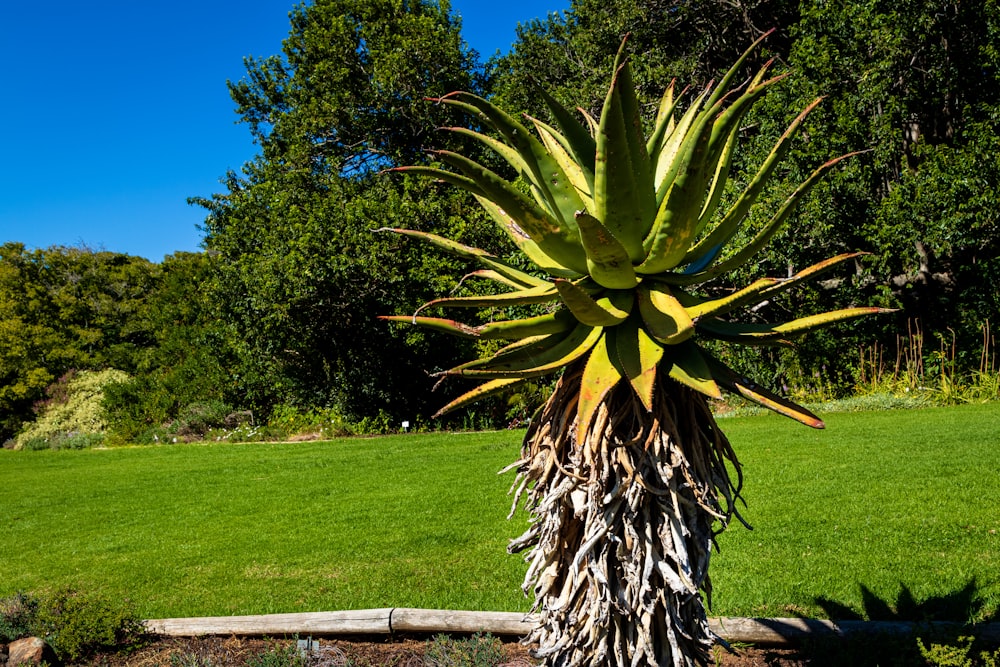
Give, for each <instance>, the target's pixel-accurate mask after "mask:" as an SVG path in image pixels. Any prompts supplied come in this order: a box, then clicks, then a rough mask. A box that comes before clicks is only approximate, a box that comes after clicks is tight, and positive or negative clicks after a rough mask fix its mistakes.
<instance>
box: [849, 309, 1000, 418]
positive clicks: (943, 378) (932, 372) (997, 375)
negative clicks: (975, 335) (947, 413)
mask: <svg viewBox="0 0 1000 667" xmlns="http://www.w3.org/2000/svg"><path fill="white" fill-rule="evenodd" d="M980 330H981V333H982V344H981V348H980V351H979V355H978V365H976V366H973V365H971V364H969V363H968V362H966V363H961V358H962V357H963V355H962V351H961V350H959V347H958V342H957V336H956V334H955V331H954V330H953V329H951V328H949V329H948V330H947V333H941V332H939V333H937V334H936V335H935V336H934V337H933V338H934V339H936V340H935V341H933V342H930V343H929V341H928V337H927V335H926V334H925V333H924V331H923V328H922V326H921V324H920V322H919V320H911V321H909V322H908V323H907V333H906V335H905V336H903V335H898V336H897V337H896V349H895V354H894V355H893V354H889V353H888V351H887V350H886V348H885V346H883V345H879V344H877V343H876V344H874V345H872V346H870V347H863V348H861V349H860V351H859V362H858V372H857V381H856V384H855V393H856V395H858V396H869V397H870V396H885V397H907V398H910V399H912V400H915V401H917V402H923V403H928V404H933V405H957V404H959V403H985V402H988V401H995V400H998V399H1000V369H998V368H997V362H996V336H995V334H994V333H993V332H992V330H991V328H990V322H989V320H986V321H985V322H984V323H983V325H982V327H981V328H980ZM966 358H968V357H967V356H966Z"/></svg>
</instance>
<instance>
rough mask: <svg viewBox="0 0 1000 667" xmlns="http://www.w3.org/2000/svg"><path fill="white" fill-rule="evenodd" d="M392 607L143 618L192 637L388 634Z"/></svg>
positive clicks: (163, 630) (160, 630) (156, 629)
mask: <svg viewBox="0 0 1000 667" xmlns="http://www.w3.org/2000/svg"><path fill="white" fill-rule="evenodd" d="M391 614H392V609H358V610H351V611H326V612H311V613H303V614H268V615H263V616H214V617H204V618H161V619H156V620H150V621H146V622H145V623H146V628H147V629H148V630H149V631H150V632H153V633H155V634H158V635H167V636H173V637H195V636H208V635H223V636H229V635H294V634H299V635H314V636H321V635H388V634H390V633H391V627H390V624H389V617H390V615H391Z"/></svg>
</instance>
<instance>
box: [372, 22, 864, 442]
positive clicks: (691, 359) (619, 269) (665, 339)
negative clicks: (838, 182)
mask: <svg viewBox="0 0 1000 667" xmlns="http://www.w3.org/2000/svg"><path fill="white" fill-rule="evenodd" d="M765 37H766V35H765ZM762 39H764V38H763V37H762V38H761V40H762ZM759 43H760V40H758V42H756V43H755V44H754V45H753V46H751V47H750V49H748V50H747V52H746V53H744V54H743V56H742V57H741V58H740V60H738V61H737V62H736V64H735V65H733V67H732V68H731V69H730V70H729V71H728V72H727V73H726V75H725V76H724V77H723V78H722V79H721V81H720V82H719V85H718V86H716V87H715V89H714V91H713V90H712V88H711V86H709V88H707V89H706V90H705V91H704V92H702V93H701V94H700V95H699V96H698V97H697V98H696V99H695V100H694V102H693V103H692V104H691V105H690V106H689V108H688V109H687V110H686V111H685V112H684V113H683V114H681V115H680V116H679V118H677V119H675V113H674V112H675V108H676V105H677V99H676V98H675V95H674V86H673V83H671V85H670V87H668V88H667V90H666V93H665V94H664V96H663V99H662V102H661V104H660V107H659V111H658V113H657V116H656V120H655V124H654V128H653V132H652V134H650V136H649V137H644V136H643V130H642V121H641V118H640V113H639V104H638V101H637V98H636V93H635V88H634V85H633V81H632V74H631V69H630V65H629V62H628V58H627V57H626V56H625V55H624V53H625V49H624V46H625V45H624V43H623V45H622V48H621V49H620V50H619V52H618V55H617V57H616V59H615V64H614V78H613V81H612V83H611V87H610V90H609V91H608V94H607V97H606V99H605V101H604V106H603V109H602V111H601V117H600V120H595V119H594V118H593V117H591V116H590V115H588V114H587V113H586V112H583V111H582V110H581V113H582V117H583V121H584V122H581V121H579V120H577V118H576V117H575V116H574V115H573V114H572V113H570V112H569V111H568V110H567V109H566V108H564V107H563V106H562V105H560V104H559V103H558V102H557V101H556V100H555V99H554V98H552V97H551V96H550V95H548V94H546V93H545V92H544V91H540V94H541V95H542V96H543V98H544V100H545V102H546V104H547V106H548V107H549V109H550V110H551V113H552V116H553V118H554V119H555V124H556V125H557V126H558V127H553V126H551V125H548V124H546V123H543V122H541V121H539V120H537V119H534V118H527V121H528V122H529V123H530V124H531V125H533V126H534V129H535V131H536V132H537V137H536V136H535V134H533V133H532V132H530V131H529V130H528V128H527V127H525V125H523V124H522V123H520V122H518V121H517V120H516V119H514V118H512V117H511V116H510V115H508V114H506V113H505V112H503V111H501V110H500V109H498V108H497V107H496V106H494V105H493V104H491V103H490V102H488V101H487V100H484V99H482V98H480V97H477V96H475V95H472V94H470V93H464V92H458V93H452V94H450V95H447V96H445V97H444V98H442V99H441V100H440V101H441V102H443V103H445V104H449V105H452V106H454V107H457V108H459V109H462V110H464V111H466V112H468V113H470V114H472V115H474V116H475V117H476V118H477V119H478V120H479V121H480V122H481V123H482V124H484V125H486V126H488V127H490V128H492V129H493V130H495V131H496V133H497V134H498V135H499V138H494V137H491V136H487V135H484V134H481V133H478V132H475V131H472V130H469V129H465V128H449V129H451V130H453V131H455V132H460V133H463V134H467V135H470V136H472V137H475V138H476V139H477V140H479V141H481V142H482V143H483V144H485V145H486V146H488V147H489V148H491V149H492V150H494V151H495V152H496V153H497V154H498V155H500V156H501V157H502V158H503V159H504V160H506V161H507V162H508V163H509V164H510V165H511V166H512V167H513V168H514V169H515V170H516V171H517V173H518V175H519V176H520V178H521V179H523V181H524V182H525V183H526V184H527V186H528V188H527V189H528V190H530V194H526V193H525V192H523V190H522V189H520V188H518V187H517V186H515V185H514V184H513V183H511V182H509V181H507V180H505V179H504V178H502V177H501V176H499V175H497V174H496V173H495V172H493V171H491V170H490V169H488V168H486V167H484V166H483V165H482V164H479V163H477V162H475V161H473V160H471V159H469V158H467V157H464V156H462V155H459V154H457V153H453V152H449V151H440V152H438V153H437V155H438V156H439V158H440V160H441V161H442V162H443V163H445V164H447V165H449V166H450V167H452V168H453V169H454V171H450V170H445V169H439V168H436V167H429V166H412V167H401V168H399V170H405V171H409V172H415V173H419V174H424V175H427V176H430V177H434V178H438V179H441V180H444V181H446V182H448V183H451V184H454V185H456V186H458V187H460V188H462V189H464V190H467V191H469V192H471V193H472V194H473V195H474V196H475V198H476V199H477V200H478V201H479V203H480V204H481V205H482V206H483V208H485V209H486V211H487V212H488V213H489V214H490V216H491V217H492V218H493V219H494V220H495V221H496V222H497V224H499V225H500V226H501V227H502V228H503V229H504V230H505V231H506V232H507V234H508V235H509V236H510V238H511V240H512V241H513V242H514V243H515V244H516V245H517V247H518V248H519V249H520V250H521V251H522V252H523V253H524V254H525V255H526V256H527V258H528V259H530V260H531V262H533V263H534V264H535V265H536V266H537V267H538V268H539V269H540V271H541V272H542V273H544V274H546V276H547V277H546V278H541V277H538V276H536V275H533V274H530V273H527V272H525V271H522V270H520V269H518V268H516V267H514V266H512V265H511V264H509V263H507V262H504V261H502V260H501V259H499V258H498V257H496V256H493V255H491V254H489V253H487V252H485V251H483V250H480V249H477V248H472V247H469V246H466V245H462V244H459V243H457V242H454V241H451V240H448V239H445V238H442V237H440V236H437V235H434V234H429V233H425V232H419V231H413V230H406V229H392V230H388V231H394V232H397V233H400V234H406V235H410V236H415V237H418V238H421V239H424V240H426V241H429V242H430V243H433V244H434V245H436V246H438V247H439V248H442V249H444V250H446V251H448V252H451V253H453V254H456V255H459V256H462V257H465V258H470V259H474V260H476V261H478V262H479V263H480V264H481V265H482V266H483V269H482V270H480V271H478V272H477V274H478V275H480V276H482V277H486V278H489V279H492V280H494V281H496V282H497V283H499V284H501V285H503V286H504V287H505V288H507V290H508V291H504V292H502V293H499V294H495V295H492V296H487V297H478V296H477V297H456V298H442V299H437V300H434V301H431V302H429V303H427V304H425V306H424V308H426V307H430V306H438V307H461V306H466V307H489V306H512V305H521V304H540V303H551V304H554V305H555V307H554V308H552V309H550V312H548V313H546V314H544V315H539V316H536V317H529V318H525V319H517V320H509V321H499V322H491V323H488V324H484V325H481V326H470V325H466V324H463V323H461V322H457V321H454V320H450V319H444V318H437V317H423V316H416V315H414V316H412V317H411V316H388V317H385V318H384V319H389V320H396V321H401V322H413V323H415V324H418V325H423V326H427V327H431V328H435V329H440V330H443V331H447V332H449V333H452V334H457V335H460V336H466V337H474V338H482V339H504V340H511V341H514V342H513V343H511V344H510V345H508V346H506V347H504V348H502V349H500V350H499V351H498V352H496V353H495V354H493V355H492V356H490V357H488V358H485V359H479V360H476V361H472V362H469V363H466V364H462V365H460V366H457V367H455V368H453V369H451V370H448V371H445V374H446V375H460V376H463V377H468V378H475V379H481V380H486V382H485V383H484V384H481V385H479V386H478V387H476V388H475V389H473V390H472V391H469V392H467V393H465V394H464V395H462V396H460V397H459V398H457V399H455V400H454V401H452V402H451V403H449V404H448V405H446V406H445V407H444V408H442V409H441V410H440V411H439V412H438V415H441V414H444V413H446V412H449V411H451V410H454V409H456V408H458V407H460V406H464V405H466V404H468V403H471V402H473V401H475V400H478V399H480V398H483V397H485V396H487V395H490V394H493V393H496V392H499V391H503V390H506V389H509V388H510V387H511V386H512V385H515V384H517V383H520V382H524V381H526V380H528V379H530V378H535V377H539V376H542V375H546V374H550V373H554V372H556V371H558V370H560V369H562V368H563V367H565V366H567V365H569V364H572V363H574V362H578V361H579V362H581V363H583V360H585V366H584V371H583V375H582V385H581V388H580V397H579V403H578V408H577V410H578V422H577V439H578V441H582V439H583V437H584V436H585V435H586V433H587V431H588V429H589V427H590V424H591V422H592V420H593V417H594V415H595V413H596V410H597V407H598V405H599V404H600V403H601V401H602V400H603V399H604V398H605V397H606V396H607V394H608V392H609V391H610V390H611V389H612V388H613V387H614V386H615V385H617V384H618V383H619V382H623V381H625V382H629V383H631V385H632V387H633V388H634V390H635V394H636V396H637V397H638V399H639V400H640V401H641V402H642V403H643V405H645V406H646V407H647V409H651V408H652V396H653V389H654V387H655V385H656V382H655V380H656V374H657V373H664V372H665V373H667V374H669V376H670V377H671V378H673V379H674V380H676V381H677V382H680V383H681V384H684V385H687V386H689V387H692V388H694V389H695V390H697V391H699V392H701V393H702V394H704V395H706V396H709V397H712V398H721V390H722V389H725V390H728V391H731V392H734V393H737V394H739V395H741V396H743V397H745V398H747V399H749V400H751V401H755V402H757V403H759V404H761V405H763V406H764V407H767V408H769V409H772V410H775V411H776V412H779V413H781V414H784V415H786V416H789V417H792V418H794V419H796V420H798V421H801V422H802V423H805V424H807V425H810V426H813V427H817V428H822V426H823V422H822V421H821V420H820V419H819V418H817V417H816V416H815V415H813V414H812V413H810V412H809V411H808V410H806V409H805V408H803V407H801V406H798V405H796V404H794V403H791V402H790V401H787V400H785V399H783V398H781V397H779V396H777V395H775V394H773V393H771V392H769V391H767V390H766V389H764V388H762V387H759V386H757V385H756V384H755V383H753V382H752V381H750V380H747V379H746V378H744V377H742V376H741V375H739V374H738V373H736V372H735V371H733V370H732V369H731V368H729V367H727V366H726V365H725V364H724V363H722V362H721V361H720V360H719V359H717V358H716V357H715V356H713V355H712V354H710V353H709V352H708V351H707V350H705V349H704V348H703V347H701V346H700V345H699V344H698V342H697V340H698V338H708V339H720V340H723V341H729V342H732V343H737V344H748V345H761V344H775V343H783V342H787V340H788V338H790V337H792V336H795V335H799V334H803V333H805V332H807V331H810V330H813V329H815V328H817V327H820V326H823V325H827V324H830V323H833V322H837V321H840V320H845V319H849V318H854V317H858V316H862V315H866V314H870V313H877V312H882V309H878V308H847V309H843V310H835V311H831V312H826V313H822V314H819V315H811V316H808V317H802V318H799V319H794V320H791V321H788V322H783V323H780V324H759V323H754V324H745V323H739V322H737V321H733V320H732V319H730V316H731V314H732V313H734V311H737V310H738V309H740V308H743V307H746V306H749V305H752V304H756V303H759V302H761V301H762V300H764V299H767V298H770V297H772V296H773V295H774V294H776V293H778V292H781V291H783V290H787V289H789V288H790V287H792V286H794V285H796V284H798V283H800V282H802V281H803V280H805V279H807V278H813V277H815V276H816V275H818V274H819V273H820V272H822V271H825V270H827V269H829V268H831V267H833V266H835V265H837V264H839V263H841V262H844V261H846V260H850V259H852V258H854V257H857V256H858V255H859V254H860V253H848V254H842V255H838V256H836V257H833V258H831V259H828V260H826V261H823V262H820V263H818V264H815V265H813V266H810V267H809V268H807V269H805V270H803V271H800V272H799V273H797V274H796V275H794V276H792V277H790V278H786V279H777V278H761V279H759V280H757V281H755V282H753V283H752V284H750V285H749V286H747V287H745V288H743V289H740V290H737V291H734V292H732V293H730V294H728V295H727V296H725V297H722V298H710V297H707V296H704V295H700V294H699V293H698V286H699V285H701V284H703V283H705V282H707V281H709V280H712V279H713V278H716V277H718V276H720V275H722V274H725V273H727V272H730V271H733V270H734V269H737V268H740V267H742V266H743V265H744V264H746V263H747V262H748V261H749V260H750V259H751V258H752V257H753V256H754V254H755V253H756V252H757V251H759V250H760V249H761V248H762V247H764V245H765V244H767V243H768V241H769V240H770V239H771V238H772V236H773V235H774V234H775V232H776V231H777V230H778V229H779V228H780V227H781V225H782V224H783V223H785V222H786V221H787V220H788V218H789V214H790V213H791V212H792V210H793V208H794V207H795V206H796V204H797V203H798V202H799V201H801V199H802V198H803V197H804V196H805V195H806V193H807V192H809V190H810V189H811V188H812V187H813V186H814V185H815V184H816V183H817V182H818V181H819V180H820V178H822V177H823V175H824V174H825V173H826V172H828V171H829V170H830V169H831V168H832V167H833V166H834V165H835V164H837V163H838V162H839V161H840V160H842V159H844V158H846V157H849V156H846V155H845V156H843V157H840V158H837V159H834V160H831V161H829V162H827V163H826V164H824V165H822V166H820V167H819V168H818V169H816V170H815V171H814V172H813V173H812V174H811V175H810V176H809V178H807V179H806V180H805V181H804V182H803V183H802V184H801V185H799V187H798V188H797V189H796V190H795V191H794V192H793V193H792V194H791V195H790V196H789V197H788V198H787V199H786V200H785V202H784V203H783V204H782V205H781V206H780V207H779V208H778V210H777V211H775V212H774V213H773V215H772V216H771V217H770V219H769V221H768V222H767V223H766V224H765V225H764V226H763V227H762V228H760V230H759V231H758V232H757V233H756V236H754V238H753V239H752V240H751V241H750V242H749V243H746V245H744V246H742V247H739V248H736V249H730V248H729V246H730V245H731V241H733V239H734V238H735V237H736V235H737V232H738V231H739V229H740V227H741V225H742V224H743V223H744V221H745V220H746V219H747V217H748V214H749V212H750V210H751V207H753V206H754V204H755V203H756V201H757V199H758V197H759V195H760V193H761V192H762V190H763V188H764V185H765V184H766V182H767V181H768V179H769V178H770V177H771V176H772V174H773V173H774V170H775V167H776V166H777V164H778V163H779V162H780V160H781V159H782V158H783V156H784V155H785V154H786V153H787V152H788V149H789V146H790V145H791V142H792V138H793V136H794V135H795V133H796V131H797V130H798V128H799V127H800V126H801V125H802V123H803V121H804V119H805V117H806V115H807V114H808V113H809V112H810V111H811V110H812V109H813V108H815V106H816V105H817V104H818V103H819V102H820V100H816V101H815V102H813V103H812V104H811V105H809V107H807V108H806V109H805V110H804V111H803V112H802V113H801V114H799V116H798V117H797V118H796V119H795V120H794V121H793V122H792V123H791V125H790V126H789V127H788V129H787V130H786V131H785V132H784V134H783V135H782V136H781V138H780V139H779V140H778V142H777V143H776V144H775V145H774V147H773V149H772V150H771V152H770V154H769V155H768V156H767V158H766V159H765V160H764V162H763V164H762V165H761V166H760V167H759V169H758V171H757V173H756V175H755V176H754V177H753V179H752V180H751V181H750V182H749V184H748V185H747V186H746V189H745V190H744V191H743V192H742V193H741V194H740V195H739V196H738V197H737V198H736V199H735V200H734V202H733V203H732V204H731V205H730V206H729V207H728V208H726V209H725V210H722V209H720V207H719V204H720V202H721V200H722V195H723V191H724V190H725V188H726V184H727V182H728V181H729V170H730V165H731V163H732V158H733V154H734V151H735V149H736V145H737V138H738V135H739V131H740V122H741V120H742V118H743V117H744V116H745V114H746V113H747V111H748V110H749V109H750V108H751V106H752V105H753V104H754V102H755V101H757V100H758V99H759V98H760V97H761V95H762V94H763V93H764V92H765V91H766V90H767V89H769V88H770V87H771V86H772V85H774V84H775V83H777V82H778V81H780V80H781V79H783V78H784V76H775V77H772V78H766V77H767V73H768V69H769V67H770V65H771V63H770V62H768V63H767V64H765V65H764V67H762V68H761V70H760V71H759V72H758V73H757V75H756V76H755V77H754V78H753V79H752V80H751V81H750V82H749V83H748V84H747V85H746V86H745V87H742V90H740V89H730V86H731V84H732V80H733V78H734V77H735V75H736V72H737V71H738V70H739V68H740V67H741V66H742V64H743V62H744V61H745V60H746V58H747V57H748V55H749V54H750V52H751V51H752V50H753V49H754V48H755V47H756V46H757V44H759Z"/></svg>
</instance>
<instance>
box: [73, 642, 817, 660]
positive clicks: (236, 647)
mask: <svg viewBox="0 0 1000 667" xmlns="http://www.w3.org/2000/svg"><path fill="white" fill-rule="evenodd" d="M319 644H320V646H319V651H318V652H317V653H315V654H313V655H312V656H311V657H310V659H309V661H308V663H307V664H308V667H348V666H350V667H383V666H384V667H424V666H425V665H428V664H430V662H429V661H428V660H427V655H426V654H427V647H428V640H427V639H393V640H388V639H387V640H385V641H371V640H343V639H320V640H319ZM294 651H296V642H295V640H288V639H247V638H242V637H241V638H237V637H230V638H220V637H203V638H187V637H170V638H160V639H156V640H154V641H151V642H149V643H147V644H146V645H145V646H143V647H142V648H140V649H137V650H135V651H133V652H131V653H128V654H124V653H120V654H105V655H99V656H96V657H95V658H94V659H93V660H91V661H90V662H89V663H88V665H93V666H97V665H101V666H102V667H160V666H163V667H220V666H222V665H226V666H233V667H247V666H254V665H261V664H262V661H261V656H263V655H266V654H272V656H273V654H281V653H284V654H287V655H291V654H292V652H294ZM502 651H503V660H504V661H505V662H502V663H501V664H500V667H535V666H536V665H539V664H540V661H539V660H535V659H534V658H532V657H531V655H530V653H529V647H526V646H522V645H521V644H519V643H516V642H512V641H511V642H503V644H502ZM716 661H717V662H716V664H718V665H721V666H723V667H801V666H802V665H808V664H809V662H808V661H807V660H806V659H805V658H804V657H803V656H802V654H801V653H799V652H798V651H796V650H791V649H768V648H756V647H741V648H736V649H735V652H734V653H727V652H725V651H723V650H722V649H721V648H719V649H717V650H716ZM264 664H269V665H274V664H276V663H275V662H274V661H268V662H266V663H264ZM284 664H290V662H289V663H284Z"/></svg>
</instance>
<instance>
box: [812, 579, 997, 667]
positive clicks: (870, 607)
mask: <svg viewBox="0 0 1000 667" xmlns="http://www.w3.org/2000/svg"><path fill="white" fill-rule="evenodd" d="M861 598H862V605H863V607H864V610H863V613H858V612H857V611H856V610H855V609H852V608H851V607H849V606H847V605H845V604H843V603H840V602H837V601H836V600H831V599H829V598H825V597H820V598H817V599H816V604H817V605H819V606H820V607H821V608H822V609H823V611H825V612H826V614H827V616H828V617H829V618H831V619H834V620H836V621H846V622H852V621H854V622H857V621H883V622H888V623H887V624H886V625H885V626H884V628H885V629H884V630H879V629H874V630H873V631H871V632H852V633H850V634H849V635H847V636H845V637H837V636H826V637H819V638H810V639H807V640H805V642H804V643H803V644H804V648H805V649H806V651H807V652H808V654H809V655H810V656H811V660H810V663H809V664H810V665H852V667H866V666H868V665H880V666H881V667H885V666H887V665H888V666H894V665H898V666H900V667H902V666H904V665H987V664H990V665H992V664H997V663H996V662H995V660H996V659H997V658H998V657H1000V651H997V644H998V638H997V637H996V636H995V634H996V633H995V631H994V633H993V636H983V633H981V632H980V630H981V628H980V627H979V626H981V625H982V624H985V623H993V622H996V621H997V620H998V609H997V608H995V607H994V608H989V607H988V606H987V603H986V601H985V600H984V599H983V598H982V596H981V595H980V594H979V590H978V586H977V584H976V580H975V578H973V579H970V580H969V582H968V583H967V584H965V585H964V586H962V587H961V588H960V589H958V590H955V591H953V592H950V593H945V594H943V595H937V596H931V597H928V598H927V599H925V600H922V601H918V600H917V599H916V598H914V596H913V593H912V591H910V589H909V587H907V586H906V585H905V584H901V585H900V590H899V593H898V594H897V596H896V600H895V601H894V603H893V602H890V601H889V600H883V599H881V598H879V596H877V595H876V594H875V593H873V592H872V591H871V589H869V588H868V587H867V586H864V585H863V584H862V585H861ZM892 623H899V624H900V625H892ZM903 623H906V624H907V625H905V626H904V625H902V624H903ZM994 651H996V653H994Z"/></svg>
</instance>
